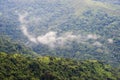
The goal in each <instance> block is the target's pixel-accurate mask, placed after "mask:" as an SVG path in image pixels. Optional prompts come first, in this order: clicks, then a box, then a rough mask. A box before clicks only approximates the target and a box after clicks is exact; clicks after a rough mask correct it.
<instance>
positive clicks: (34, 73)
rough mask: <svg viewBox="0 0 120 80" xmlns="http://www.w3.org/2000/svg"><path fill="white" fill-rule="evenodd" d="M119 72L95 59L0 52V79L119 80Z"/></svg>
mask: <svg viewBox="0 0 120 80" xmlns="http://www.w3.org/2000/svg"><path fill="white" fill-rule="evenodd" d="M119 74H120V73H118V72H116V71H115V70H113V69H112V68H111V67H110V66H109V65H104V64H103V63H101V62H99V61H96V60H89V61H73V60H70V59H63V58H55V57H49V56H44V57H37V58H31V57H25V56H23V55H21V54H6V53H3V52H1V53H0V80H88V79H89V80H119V79H120V76H119Z"/></svg>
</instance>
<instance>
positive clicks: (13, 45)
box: [0, 35, 35, 54]
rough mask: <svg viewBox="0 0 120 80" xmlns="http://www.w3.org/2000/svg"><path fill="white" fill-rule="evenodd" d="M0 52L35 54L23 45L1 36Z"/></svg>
mask: <svg viewBox="0 0 120 80" xmlns="http://www.w3.org/2000/svg"><path fill="white" fill-rule="evenodd" d="M0 52H6V53H20V54H34V53H35V52H33V51H32V50H31V49H30V48H28V47H26V46H25V45H23V44H22V43H18V42H16V41H14V40H11V39H10V38H9V37H6V36H3V35H2V36H0Z"/></svg>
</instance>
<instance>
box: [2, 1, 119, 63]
mask: <svg viewBox="0 0 120 80" xmlns="http://www.w3.org/2000/svg"><path fill="white" fill-rule="evenodd" d="M119 3H120V1H119V0H104V1H103V0H1V1H0V34H1V35H8V36H9V37H11V38H12V39H15V40H17V41H20V42H23V43H24V44H25V45H26V46H28V47H30V48H32V49H33V50H34V51H35V52H37V53H39V54H41V55H51V56H58V57H66V58H73V59H78V60H86V59H87V60H89V59H97V60H102V61H105V62H107V63H110V64H112V65H119V64H120V45H119V44H120V15H119V14H120V4H119Z"/></svg>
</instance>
